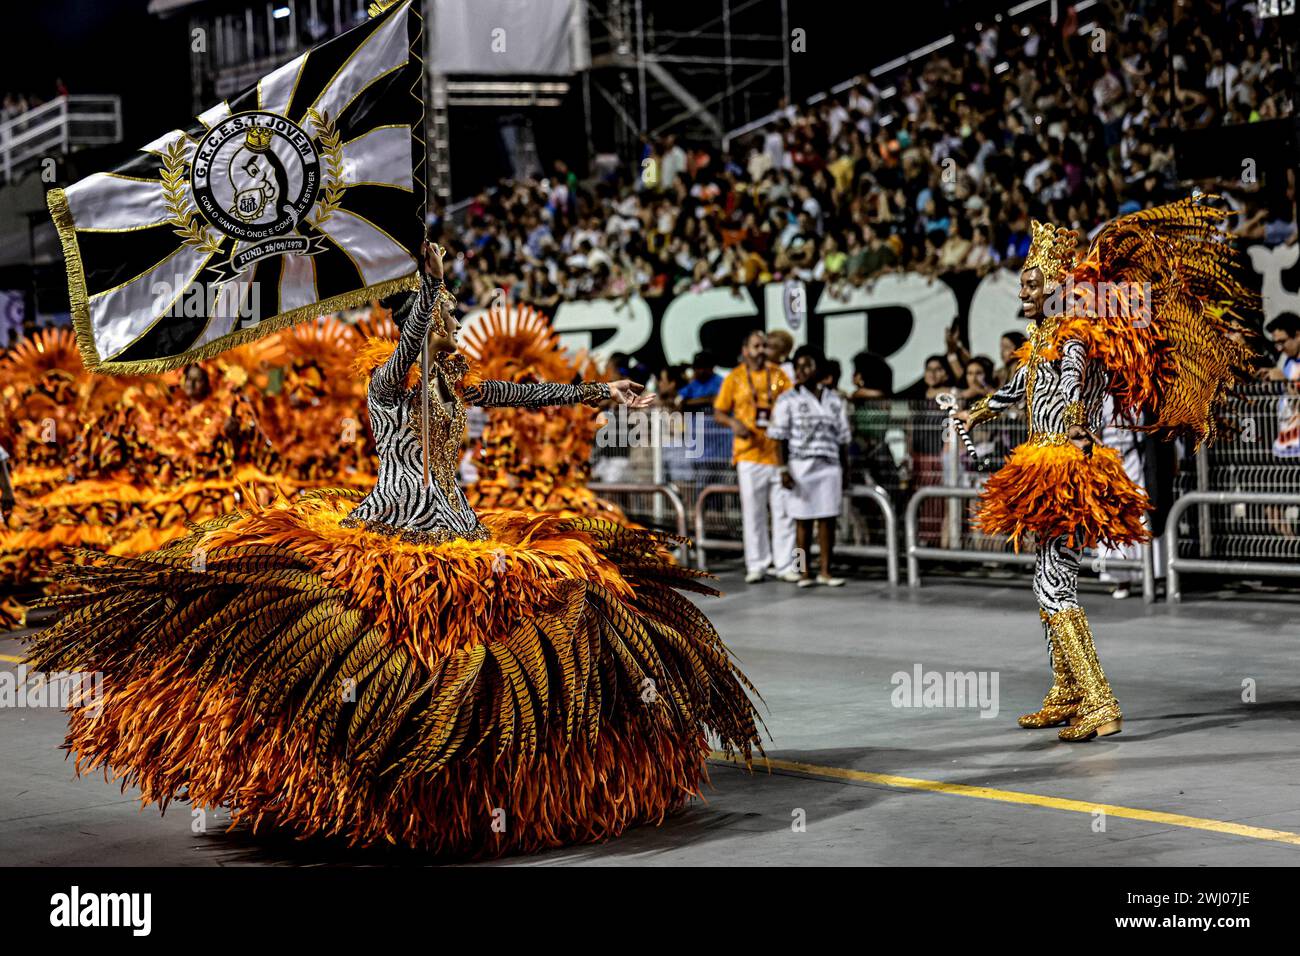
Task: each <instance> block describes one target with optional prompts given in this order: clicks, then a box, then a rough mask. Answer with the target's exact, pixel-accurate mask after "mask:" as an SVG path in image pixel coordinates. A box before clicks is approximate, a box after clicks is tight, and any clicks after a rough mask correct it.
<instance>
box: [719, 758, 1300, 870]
mask: <svg viewBox="0 0 1300 956" xmlns="http://www.w3.org/2000/svg"><path fill="white" fill-rule="evenodd" d="M712 758H713V760H714V762H715V763H725V764H726V765H727V766H730V767H741V766H742V765H741V764H738V763H737V762H736V761H734V760H731V759H729V758H727V757H726V756H725V755H724V754H722V753H721V752H719V751H716V750H715V751H714V752H713V754H712ZM764 764H766V766H767V768H768V769H769V770H780V771H785V772H786V773H795V774H800V775H802V776H807V777H821V778H824V779H829V780H843V781H846V782H852V783H876V784H880V785H882V786H886V787H897V788H899V789H903V790H928V791H929V792H931V793H946V794H948V795H950V796H955V797H975V798H976V799H978V800H997V801H1000V802H1002V803H1019V804H1024V805H1027V806H1033V807H1045V808H1047V809H1049V810H1068V811H1070V812H1072V813H1086V814H1089V815H1092V814H1095V813H1097V812H1098V811H1101V812H1102V813H1104V814H1106V816H1109V817H1121V818H1123V819H1126V820H1143V821H1145V822H1147V823H1161V824H1164V825H1165V826H1172V827H1187V828H1189V829H1193V830H1210V831H1211V832H1214V833H1226V834H1229V835H1230V836H1241V837H1250V838H1251V839H1253V840H1273V841H1276V842H1278V843H1289V844H1291V845H1292V846H1300V833H1292V832H1290V831H1289V830H1270V829H1267V828H1265V827H1251V826H1246V825H1245V824H1242V823H1229V822H1228V821H1226V820H1207V819H1205V818H1203V817H1187V816H1183V815H1182V814H1181V813H1165V812H1163V811H1161V810H1140V809H1136V808H1134V807H1120V806H1115V805H1114V804H1109V803H1088V802H1087V801H1085V800H1067V799H1065V798H1064V797H1045V796H1042V795H1041V794H1037V793H1021V792H1019V791H1016V790H997V789H994V788H993V787H973V786H970V785H969V784H964V783H944V782H943V781H941V780H922V779H920V778H918V777H898V776H895V775H894V774H892V773H871V772H868V771H865V770H845V769H842V768H840V767H823V766H819V765H817V764H811V763H798V762H796V761H793V760H771V759H767V758H763V757H760V758H759V759H758V760H756V761H754V766H755V767H756V768H761V767H762V766H763V765H764Z"/></svg>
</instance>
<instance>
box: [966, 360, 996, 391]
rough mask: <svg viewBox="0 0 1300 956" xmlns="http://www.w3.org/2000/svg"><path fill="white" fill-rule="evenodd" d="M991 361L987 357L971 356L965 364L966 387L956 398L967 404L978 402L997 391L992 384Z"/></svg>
mask: <svg viewBox="0 0 1300 956" xmlns="http://www.w3.org/2000/svg"><path fill="white" fill-rule="evenodd" d="M993 374H994V373H993V360H992V359H991V358H989V357H988V356H987V355H973V356H971V358H970V360H969V361H968V362H967V363H966V387H965V388H963V389H961V391H960V392H958V396H959V397H961V398H963V399H965V400H966V401H967V402H974V401H978V400H979V399H981V398H983V397H984V396H985V395H992V394H993V393H994V392H996V391H997V386H996V385H995V384H994V383H993Z"/></svg>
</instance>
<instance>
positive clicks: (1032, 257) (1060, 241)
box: [1023, 219, 1079, 286]
mask: <svg viewBox="0 0 1300 956" xmlns="http://www.w3.org/2000/svg"><path fill="white" fill-rule="evenodd" d="M1029 230H1030V234H1031V239H1030V242H1029V254H1028V255H1027V256H1025V264H1024V266H1023V268H1025V269H1035V268H1036V269H1041V270H1042V272H1043V284H1044V285H1048V286H1054V285H1060V284H1061V283H1062V282H1063V281H1064V280H1065V277H1066V276H1067V275H1069V273H1070V272H1071V271H1073V269H1074V253H1075V250H1076V249H1077V248H1078V244H1079V237H1078V234H1077V233H1076V232H1075V231H1074V230H1073V229H1066V228H1065V227H1064V226H1053V225H1052V224H1051V223H1050V222H1039V221H1038V220H1037V219H1031V220H1029Z"/></svg>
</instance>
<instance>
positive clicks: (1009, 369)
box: [994, 331, 1025, 387]
mask: <svg viewBox="0 0 1300 956" xmlns="http://www.w3.org/2000/svg"><path fill="white" fill-rule="evenodd" d="M1024 344H1025V336H1024V334H1023V333H1021V332H1015V331H1012V332H1004V333H1002V338H1001V339H1000V340H999V341H998V347H999V349H1000V351H999V353H998V354H999V355H1000V356H1001V357H1002V365H1001V366H1000V367H999V368H998V371H997V375H996V376H994V380H995V381H996V382H997V384H998V387H1001V386H1003V385H1005V384H1007V382H1009V381H1011V377H1012V376H1013V375H1015V374H1016V367H1017V366H1018V365H1019V364H1020V362H1019V360H1018V359H1017V358H1016V350H1017V349H1019V348H1020V346H1022V345H1024Z"/></svg>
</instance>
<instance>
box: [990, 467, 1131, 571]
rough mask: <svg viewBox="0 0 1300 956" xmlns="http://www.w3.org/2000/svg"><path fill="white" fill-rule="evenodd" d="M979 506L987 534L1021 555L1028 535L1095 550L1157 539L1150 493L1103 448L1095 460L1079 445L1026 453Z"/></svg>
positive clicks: (997, 478)
mask: <svg viewBox="0 0 1300 956" xmlns="http://www.w3.org/2000/svg"><path fill="white" fill-rule="evenodd" d="M980 502H981V504H980V510H979V525H980V528H981V530H982V531H984V533H985V534H990V535H998V536H1004V537H1006V538H1008V539H1010V540H1011V541H1012V542H1013V543H1014V544H1015V546H1016V549H1017V550H1019V548H1020V543H1021V539H1022V538H1023V537H1024V536H1025V535H1026V534H1033V535H1034V536H1035V537H1036V538H1037V540H1038V541H1040V542H1045V541H1048V540H1050V539H1052V538H1056V537H1060V536H1062V535H1064V536H1067V537H1068V538H1070V539H1071V540H1072V541H1073V543H1074V545H1075V546H1076V547H1089V548H1091V547H1096V546H1097V545H1098V544H1105V545H1111V546H1119V545H1124V544H1135V543H1140V542H1143V541H1147V540H1148V539H1149V538H1150V533H1149V532H1148V531H1147V529H1146V527H1145V526H1144V524H1143V517H1144V516H1145V514H1146V513H1147V512H1148V511H1149V510H1150V509H1151V502H1150V500H1149V499H1148V498H1147V495H1146V492H1145V491H1143V490H1142V489H1141V488H1139V487H1138V486H1137V485H1136V484H1134V482H1133V480H1132V479H1131V478H1129V476H1128V474H1127V473H1126V472H1125V471H1124V463H1123V460H1122V459H1121V458H1120V456H1119V454H1118V453H1117V452H1116V451H1115V450H1114V449H1113V448H1106V447H1104V446H1102V445H1094V446H1093V450H1092V454H1091V455H1085V454H1084V452H1083V451H1082V450H1081V449H1079V448H1076V447H1075V446H1074V445H1072V444H1066V445H1038V444H1035V443H1032V442H1026V443H1024V444H1022V445H1019V446H1018V447H1016V449H1015V450H1014V451H1012V452H1011V455H1010V457H1009V458H1008V459H1007V462H1006V464H1005V465H1003V466H1002V467H1001V468H999V469H998V470H997V471H996V472H994V473H993V475H992V476H991V477H990V478H989V480H988V482H987V483H985V485H984V490H983V492H982V493H981V494H980Z"/></svg>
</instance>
